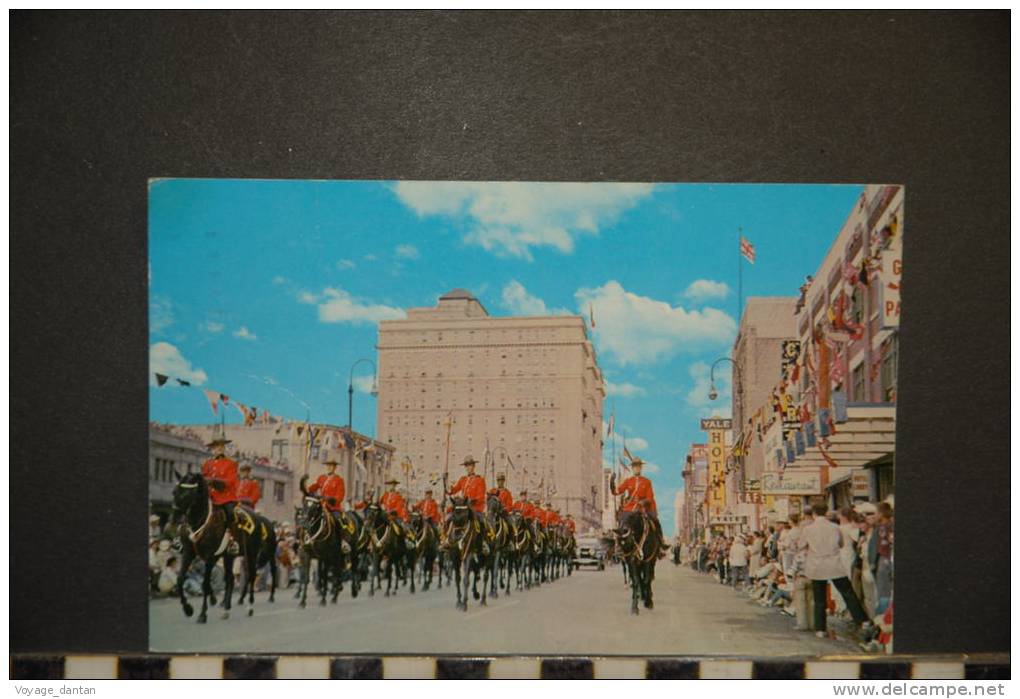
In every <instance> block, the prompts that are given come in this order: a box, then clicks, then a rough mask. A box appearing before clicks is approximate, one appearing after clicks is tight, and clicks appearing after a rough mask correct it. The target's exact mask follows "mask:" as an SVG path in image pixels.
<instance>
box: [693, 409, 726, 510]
mask: <svg viewBox="0 0 1020 699" xmlns="http://www.w3.org/2000/svg"><path fill="white" fill-rule="evenodd" d="M732 428H733V421H732V420H730V419H729V418H702V420H701V429H702V430H704V431H705V432H708V485H709V489H708V504H709V506H710V507H711V511H712V513H713V514H718V513H720V512H722V510H723V509H724V508H725V507H726V431H727V430H730V429H732Z"/></svg>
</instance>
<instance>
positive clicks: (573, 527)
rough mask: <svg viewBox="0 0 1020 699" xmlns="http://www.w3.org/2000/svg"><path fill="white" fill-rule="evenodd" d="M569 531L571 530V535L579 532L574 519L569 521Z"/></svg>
mask: <svg viewBox="0 0 1020 699" xmlns="http://www.w3.org/2000/svg"><path fill="white" fill-rule="evenodd" d="M567 529H569V530H570V533H571V534H573V533H574V532H576V531H577V524H576V523H575V522H574V520H572V519H568V520H567Z"/></svg>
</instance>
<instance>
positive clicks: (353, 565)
mask: <svg viewBox="0 0 1020 699" xmlns="http://www.w3.org/2000/svg"><path fill="white" fill-rule="evenodd" d="M338 519H339V520H340V538H341V541H342V544H341V549H342V551H343V555H344V558H345V559H346V562H345V563H343V564H341V565H342V568H346V569H347V571H348V572H349V575H350V581H351V597H352V598H355V597H357V596H358V592H359V591H360V590H361V581H362V580H364V578H366V577H367V571H366V568H367V564H368V561H369V559H370V557H371V556H370V551H369V532H368V527H366V526H365V522H364V521H363V520H362V519H361V515H359V514H358V513H357V512H342V513H340V515H339V518H338Z"/></svg>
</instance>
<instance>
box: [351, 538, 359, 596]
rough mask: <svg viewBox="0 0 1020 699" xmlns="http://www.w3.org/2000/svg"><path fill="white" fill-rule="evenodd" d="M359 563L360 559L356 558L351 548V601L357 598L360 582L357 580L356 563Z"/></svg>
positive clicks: (356, 555)
mask: <svg viewBox="0 0 1020 699" xmlns="http://www.w3.org/2000/svg"><path fill="white" fill-rule="evenodd" d="M360 561H361V559H360V558H359V557H358V554H357V553H356V552H355V551H354V549H353V548H352V549H351V599H356V598H357V597H358V587H359V585H360V583H361V581H360V580H358V575H359V573H358V563H359V562H360Z"/></svg>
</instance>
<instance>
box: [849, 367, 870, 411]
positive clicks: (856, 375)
mask: <svg viewBox="0 0 1020 699" xmlns="http://www.w3.org/2000/svg"><path fill="white" fill-rule="evenodd" d="M850 400H853V401H857V402H858V403H866V402H868V398H867V396H865V395H864V362H861V363H860V364H858V365H857V366H856V367H854V371H853V390H852V392H851V393H850Z"/></svg>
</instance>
